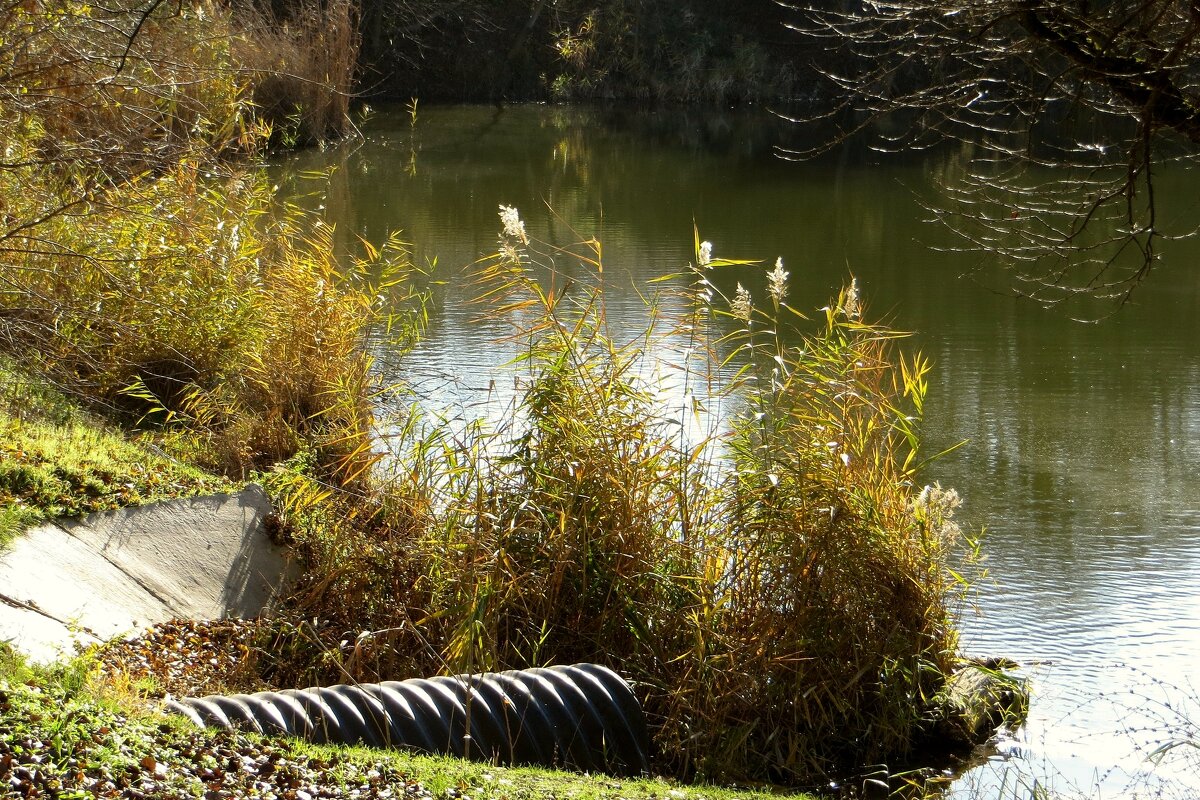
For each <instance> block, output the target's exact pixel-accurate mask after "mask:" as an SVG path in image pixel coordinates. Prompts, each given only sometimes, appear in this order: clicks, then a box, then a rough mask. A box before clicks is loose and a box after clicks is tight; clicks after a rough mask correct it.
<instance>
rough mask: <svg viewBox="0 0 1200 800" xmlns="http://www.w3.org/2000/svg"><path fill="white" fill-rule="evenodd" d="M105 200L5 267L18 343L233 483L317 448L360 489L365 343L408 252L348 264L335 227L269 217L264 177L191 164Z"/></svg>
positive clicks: (9, 320) (10, 255)
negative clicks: (220, 173) (173, 437)
mask: <svg viewBox="0 0 1200 800" xmlns="http://www.w3.org/2000/svg"><path fill="white" fill-rule="evenodd" d="M109 195H118V197H117V198H114V199H113V200H112V201H111V202H106V201H107V198H108V197H109ZM100 200H101V201H100V202H98V203H95V204H92V205H91V206H90V207H89V209H88V210H89V213H86V214H82V215H79V216H74V215H60V216H58V217H55V218H53V219H51V220H48V221H46V222H45V223H43V224H42V225H40V226H39V227H38V235H39V238H40V240H41V241H42V242H43V243H44V245H43V247H42V248H41V249H40V250H35V249H34V248H33V247H31V246H26V247H22V248H20V249H16V248H14V250H12V251H9V252H7V253H4V254H3V258H4V273H3V278H2V279H0V313H2V314H3V319H2V326H0V331H2V332H3V335H4V337H5V338H6V340H7V342H6V346H7V347H9V348H11V349H12V350H13V351H14V352H18V353H21V354H22V355H23V356H24V357H25V358H27V359H37V360H38V361H39V362H40V365H41V369H42V371H43V372H44V373H46V374H48V375H49V376H50V377H52V378H53V380H54V382H55V383H57V384H58V385H60V386H62V387H64V388H66V389H68V390H69V391H72V392H74V393H77V394H80V395H84V396H87V397H90V398H93V399H94V400H98V401H102V402H104V403H107V404H109V405H110V406H113V407H116V408H118V409H125V410H127V411H130V412H133V413H135V414H137V415H139V416H140V415H145V414H151V415H152V416H151V417H150V419H151V420H152V421H155V422H158V423H161V424H166V425H168V426H171V425H180V424H181V425H185V426H186V427H187V428H188V429H189V430H190V431H191V433H192V434H196V433H199V434H201V435H202V436H203V437H204V438H205V440H206V441H207V444H208V447H207V448H206V450H207V452H203V451H201V452H195V453H192V455H194V456H197V457H199V459H200V460H201V461H202V462H208V463H209V465H210V466H215V467H219V468H220V469H221V470H222V471H224V472H227V473H229V474H233V475H236V476H244V475H245V474H246V473H247V471H248V470H250V469H253V468H256V467H259V466H263V465H267V464H271V463H274V462H275V461H278V460H281V459H284V458H288V457H290V456H291V455H293V454H295V453H296V452H297V451H298V450H300V449H302V448H305V447H311V448H316V450H317V452H318V454H319V458H318V461H319V463H321V464H323V465H325V466H326V467H328V468H330V469H335V471H337V472H338V473H340V474H341V475H342V476H343V477H344V478H346V479H353V478H357V477H361V475H362V473H363V472H364V470H365V469H366V464H367V463H370V462H372V461H373V460H374V458H375V457H374V456H373V455H372V454H371V452H370V441H369V436H370V432H371V421H372V419H373V417H372V409H371V405H370V394H371V391H372V389H371V386H372V384H373V381H374V378H373V377H372V375H371V371H370V357H369V355H368V353H367V339H368V336H369V335H370V334H371V326H372V325H374V324H376V322H377V321H378V320H379V318H380V311H381V309H382V307H383V306H384V304H385V303H386V302H387V301H388V300H389V299H392V298H390V297H389V291H390V289H391V287H394V286H396V285H397V283H398V282H399V281H400V277H399V275H398V272H402V271H403V270H405V269H406V268H407V261H406V258H405V251H404V247H403V245H402V243H400V242H399V241H398V240H393V241H391V242H389V243H388V245H387V246H386V247H385V248H384V249H383V250H382V251H373V252H372V253H371V255H372V256H373V258H371V259H368V260H364V261H360V262H357V263H355V264H353V265H351V266H349V267H348V268H343V267H342V266H341V265H340V264H338V263H337V261H336V259H335V258H334V256H333V243H332V230H331V229H330V228H329V227H328V226H325V225H323V224H322V223H320V222H319V221H318V220H316V219H314V218H312V217H311V216H307V215H305V214H302V213H301V212H300V211H299V210H296V209H288V210H284V211H283V212H279V211H277V210H275V209H273V207H272V204H273V200H272V192H271V190H270V188H269V187H268V186H267V184H266V183H265V179H264V178H263V177H262V176H258V175H252V174H239V175H235V176H232V177H227V178H223V179H219V178H207V177H205V176H204V175H203V174H202V173H201V171H200V168H199V167H198V166H197V165H194V164H182V165H179V166H178V167H176V168H174V169H172V170H171V171H170V172H169V173H168V174H165V175H162V176H160V177H159V178H157V179H155V180H152V181H138V182H133V183H126V184H123V185H121V186H119V187H117V188H114V189H111V190H110V191H109V193H106V194H105V195H104V196H103V197H102V198H101V199H100ZM192 438H193V442H194V441H195V438H194V437H192ZM358 462H362V463H358Z"/></svg>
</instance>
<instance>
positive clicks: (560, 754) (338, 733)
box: [166, 664, 649, 775]
mask: <svg viewBox="0 0 1200 800" xmlns="http://www.w3.org/2000/svg"><path fill="white" fill-rule="evenodd" d="M166 706H167V709H168V710H169V711H172V712H175V713H177V714H182V715H184V716H185V717H187V718H188V719H190V720H192V722H194V723H196V724H197V725H199V726H202V727H203V726H208V727H218V728H232V727H237V728H244V729H248V730H253V731H258V732H260V733H287V734H291V735H294V736H301V737H303V738H305V739H308V740H310V741H313V742H318V743H325V742H328V743H332V744H365V745H369V746H372V747H396V748H403V749H408V750H417V751H420V752H425V753H435V754H452V755H455V756H459V757H463V758H471V759H475V760H479V761H487V762H491V763H496V764H538V765H543V766H548V767H562V768H571V769H580V770H585V771H588V772H607V773H610V774H613V775H638V774H641V773H644V772H646V771H647V769H648V767H649V765H648V759H647V751H648V744H647V734H646V719H645V716H644V715H643V714H642V708H641V706H640V705H639V704H638V701H637V698H636V697H634V695H633V692H632V690H631V689H630V688H629V684H627V683H626V682H625V681H624V680H623V679H622V678H621V677H620V676H619V675H617V674H616V673H615V672H613V671H612V670H610V669H608V668H607V667H602V666H599V665H597V664H576V665H574V666H559V667H550V668H548V669H527V670H519V671H511V672H496V673H485V674H482V675H457V676H454V677H439V678H429V679H415V680H407V681H385V682H383V683H360V684H355V685H341V686H329V687H320V688H313V689H287V690H284V691H281V692H258V693H256V694H235V695H230V696H224V695H212V696H209V697H186V698H183V699H181V700H172V701H170V702H168V703H167V704H166Z"/></svg>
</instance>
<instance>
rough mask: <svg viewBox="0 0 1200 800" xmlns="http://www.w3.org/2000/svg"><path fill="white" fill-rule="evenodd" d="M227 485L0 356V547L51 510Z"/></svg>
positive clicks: (76, 510) (86, 510)
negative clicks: (134, 437) (132, 435)
mask: <svg viewBox="0 0 1200 800" xmlns="http://www.w3.org/2000/svg"><path fill="white" fill-rule="evenodd" d="M228 488H230V484H229V482H228V481H227V480H224V479H222V478H220V477H217V476H214V475H211V474H209V473H206V472H204V471H202V470H200V469H197V468H195V467H193V466H188V465H185V464H183V463H181V462H179V461H177V460H175V459H172V458H169V457H167V456H166V455H165V453H162V452H161V451H158V452H155V451H154V450H152V449H150V448H148V447H147V446H146V445H144V444H141V443H137V442H134V441H131V440H130V439H129V438H128V437H127V436H126V435H125V434H124V433H123V432H122V431H120V430H117V429H114V428H112V427H110V426H108V425H106V424H105V422H104V421H103V420H102V419H100V418H98V417H96V416H95V415H93V414H89V413H88V412H87V411H85V410H83V409H82V408H81V407H80V406H79V405H78V404H76V403H73V402H71V401H70V400H68V399H67V398H66V397H64V396H63V395H62V394H60V393H59V392H58V391H56V390H55V389H53V388H52V387H50V386H48V385H46V384H44V383H42V382H40V381H38V380H36V379H33V378H31V377H30V376H28V375H25V374H23V373H21V372H20V371H19V370H16V369H13V368H12V367H11V366H9V365H6V364H4V363H3V362H0V548H2V547H3V546H4V545H5V544H7V543H8V542H9V541H11V539H12V538H13V537H14V536H16V535H17V534H18V533H19V532H20V531H22V530H23V529H24V528H26V527H28V526H29V525H32V524H34V523H37V522H40V521H43V520H46V519H50V518H53V517H77V516H82V515H84V514H90V513H92V512H96V511H107V510H110V509H114V508H124V507H128V506H135V505H142V504H144V503H152V502H155V501H157V500H163V499H167V498H171V497H187V496H190V495H194V494H202V493H213V492H218V491H224V490H227V489H228Z"/></svg>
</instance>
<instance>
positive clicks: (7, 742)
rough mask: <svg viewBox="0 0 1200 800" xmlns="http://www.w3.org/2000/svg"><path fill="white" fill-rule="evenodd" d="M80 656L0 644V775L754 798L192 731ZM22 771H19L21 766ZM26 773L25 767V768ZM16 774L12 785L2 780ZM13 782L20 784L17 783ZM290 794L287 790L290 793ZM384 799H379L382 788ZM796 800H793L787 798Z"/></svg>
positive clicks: (184, 791)
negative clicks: (39, 659) (47, 662)
mask: <svg viewBox="0 0 1200 800" xmlns="http://www.w3.org/2000/svg"><path fill="white" fill-rule="evenodd" d="M92 666H93V665H92V664H91V662H89V661H88V660H87V659H86V658H79V659H76V660H75V661H72V662H70V663H68V664H61V665H57V666H53V667H40V666H30V665H28V664H26V663H25V662H24V661H23V660H21V659H20V658H19V657H17V656H15V655H13V654H12V652H11V651H10V650H8V649H7V648H6V647H5V646H4V645H3V644H0V781H3V782H4V784H3V785H5V786H9V787H12V788H14V789H17V790H23V789H24V786H25V785H31V786H34V787H35V788H38V789H40V790H42V791H47V790H51V791H53V792H55V793H56V794H57V795H58V796H76V795H75V794H74V793H76V792H78V793H81V796H87V794H100V795H101V796H109V795H108V794H106V791H109V792H112V793H113V794H115V793H116V792H117V791H119V790H121V789H129V788H132V789H134V790H137V791H144V792H147V793H148V794H150V795H151V796H202V795H203V794H204V792H205V791H206V790H210V789H213V788H224V789H226V790H227V791H230V792H232V795H231V796H244V794H246V793H249V792H251V791H253V792H255V793H264V792H266V791H274V792H276V793H278V794H279V795H281V796H297V795H295V794H294V793H295V791H296V790H297V789H303V790H305V791H307V793H308V794H309V795H310V796H320V797H333V796H347V795H349V794H351V793H357V795H358V796H365V797H372V796H380V795H381V794H383V793H384V792H386V791H387V790H391V791H392V792H393V795H392V796H404V795H405V793H406V791H407V792H408V793H409V796H414V795H415V796H417V797H420V796H425V797H429V798H432V799H433V800H442V799H443V798H445V799H446V800H450V798H462V797H464V796H465V797H470V798H474V799H475V800H526V799H528V800H534V798H538V799H539V800H540V799H541V798H546V797H556V798H559V800H607V799H608V798H612V800H617V798H623V799H624V800H760V799H762V800H765V798H767V797H772V796H777V795H772V794H768V793H765V792H758V791H743V790H735V789H722V788H717V787H708V786H686V785H681V784H677V783H674V782H670V781H665V780H658V779H652V778H649V779H638V780H630V779H615V778H611V777H608V776H602V775H583V774H576V773H567V772H557V771H553V770H545V769H533V768H505V767H497V766H492V765H488V764H480V763H474V762H467V761H462V760H459V759H454V758H442V757H435V756H420V755H413V754H409V753H403V752H397V751H380V750H371V749H367V748H362V747H334V746H324V745H313V744H308V743H305V742H301V741H299V740H295V739H286V738H272V737H263V736H256V735H251V734H244V733H238V732H226V731H212V730H197V729H195V728H193V727H191V726H190V724H188V723H186V722H184V720H183V719H182V718H177V717H163V716H160V715H159V714H157V713H156V712H154V711H153V710H150V709H148V708H147V707H146V706H145V704H144V703H143V702H142V701H141V699H140V698H139V696H138V695H137V693H136V692H135V691H133V689H132V687H130V686H128V685H115V684H114V683H112V682H111V681H108V682H105V681H104V680H103V679H102V677H101V676H99V675H98V674H97V673H96V672H95V671H94V670H93V668H92ZM22 770H24V771H22ZM35 773H36V775H35ZM32 775H35V776H34V777H32V778H31V777H29V776H32ZM13 780H16V781H17V783H15V784H14V783H10V781H13ZM21 781H25V784H22V783H21ZM289 792H291V793H289ZM383 796H387V795H386V794H383ZM793 796H795V797H801V796H798V795H793Z"/></svg>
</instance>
